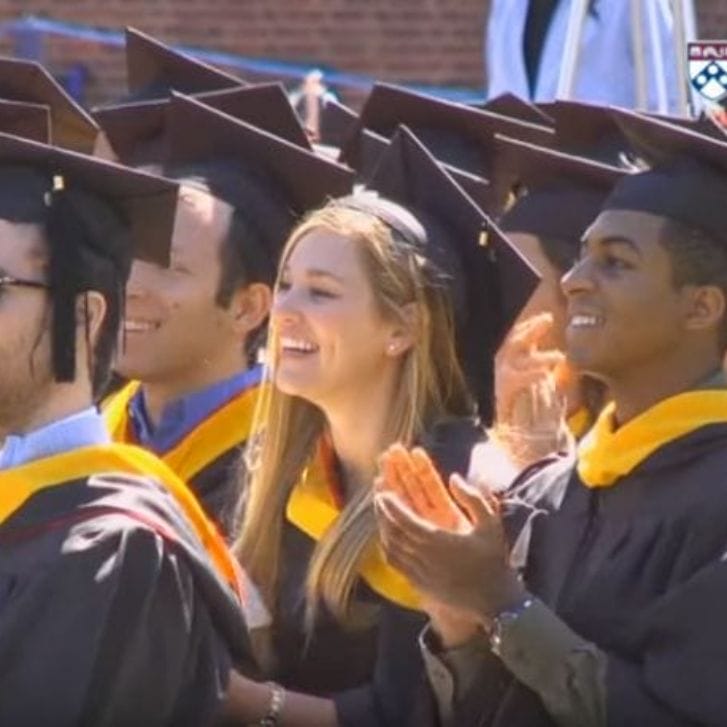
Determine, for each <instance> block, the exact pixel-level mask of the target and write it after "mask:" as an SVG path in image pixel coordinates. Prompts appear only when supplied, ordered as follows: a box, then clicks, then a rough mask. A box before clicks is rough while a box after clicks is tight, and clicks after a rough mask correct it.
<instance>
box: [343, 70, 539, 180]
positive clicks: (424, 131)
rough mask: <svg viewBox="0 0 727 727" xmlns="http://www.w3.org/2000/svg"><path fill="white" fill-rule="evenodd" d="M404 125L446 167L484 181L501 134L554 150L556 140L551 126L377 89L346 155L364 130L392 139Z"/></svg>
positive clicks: (393, 88) (406, 92)
mask: <svg viewBox="0 0 727 727" xmlns="http://www.w3.org/2000/svg"><path fill="white" fill-rule="evenodd" d="M399 124H404V125H406V126H408V127H409V128H410V129H412V131H413V132H414V133H415V134H416V135H417V137H418V138H419V139H420V140H421V141H422V142H423V143H424V144H425V145H426V146H427V147H428V148H429V149H430V150H431V152H432V154H434V156H435V157H436V158H437V159H439V160H440V161H443V162H445V163H447V164H451V165H452V166H454V167H457V168H458V169H464V170H465V171H468V172H471V173H472V174H476V175H478V176H484V177H487V176H488V173H489V171H490V167H491V164H492V161H493V155H494V143H493V138H494V136H495V134H496V133H498V132H499V133H502V134H507V135H508V136H512V137H515V138H518V139H524V140H526V141H530V142H532V143H535V144H544V145H548V144H550V143H552V140H553V132H552V131H551V130H550V129H549V128H547V127H545V126H539V125H537V124H530V123H527V122H525V121H520V120H518V119H514V118H511V117H508V116H501V115H500V114H495V113H491V112H488V111H482V110H480V109H475V108H472V107H470V106H464V105H462V104H457V103H451V102H449V101H444V100H442V99H439V98H434V97H432V96H425V95H423V94H419V93H415V92H413V91H409V90H407V89H404V88H400V87H398V86H391V85H388V84H383V83H377V84H375V85H374V87H373V89H372V90H371V93H370V94H369V96H368V97H367V99H366V102H365V104H364V107H363V109H362V110H361V114H360V116H359V121H358V124H357V126H356V128H355V129H354V132H353V133H352V136H351V138H350V139H349V140H348V142H347V143H346V145H345V146H346V150H348V147H349V145H353V144H356V143H357V142H358V136H359V134H360V131H361V130H362V129H369V130H370V131H374V132H376V133H378V134H381V135H382V136H386V137H390V136H391V135H392V134H393V133H394V131H395V130H396V128H397V127H398V125H399Z"/></svg>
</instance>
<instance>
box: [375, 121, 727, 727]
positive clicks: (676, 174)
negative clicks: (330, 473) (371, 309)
mask: <svg viewBox="0 0 727 727" xmlns="http://www.w3.org/2000/svg"><path fill="white" fill-rule="evenodd" d="M619 120H620V123H622V124H623V125H624V128H625V129H626V130H627V132H628V133H630V134H632V135H633V137H634V139H635V140H636V141H637V142H639V143H641V145H642V148H643V150H644V152H645V153H646V154H647V155H648V156H649V157H650V159H651V160H652V161H653V163H654V167H653V168H652V169H651V170H650V171H647V172H644V173H641V174H636V175H631V176H630V177H628V178H626V179H625V180H624V181H622V182H620V183H619V184H618V185H617V186H616V188H615V190H614V192H613V193H612V195H611V197H610V198H609V199H608V200H607V202H606V204H605V205H604V211H603V212H602V213H601V214H600V216H599V217H598V218H597V219H596V221H595V222H594V224H593V225H592V227H591V228H590V229H589V231H588V232H587V234H586V237H585V240H584V243H583V250H582V254H581V257H580V259H579V261H578V262H577V263H576V265H575V266H574V267H573V269H572V270H571V271H570V272H569V273H568V274H567V275H566V276H565V277H564V279H563V290H564V292H565V294H566V297H567V299H568V327H567V354H568V357H569V358H570V360H571V361H572V363H573V364H574V365H575V366H576V367H577V368H578V369H579V370H581V371H583V372H586V373H588V374H591V375H593V376H595V377H597V378H598V379H600V380H601V381H603V382H604V383H605V384H606V385H607V386H608V388H609V390H610V392H611V396H612V398H613V401H612V403H611V404H610V405H608V406H607V407H606V409H605V410H604V412H603V413H602V415H601V416H600V417H599V419H598V421H597V422H596V425H595V426H594V429H593V431H592V432H591V433H590V434H589V435H588V436H587V437H586V438H585V440H584V441H583V442H582V443H581V445H580V446H579V450H578V457H577V461H576V462H574V461H573V460H572V459H571V458H566V459H561V460H558V461H556V462H551V463H550V465H549V466H542V467H540V468H539V470H538V471H536V472H535V473H534V474H533V473H532V472H531V473H530V476H528V475H527V474H526V475H525V476H523V477H522V478H521V480H520V482H519V483H516V485H515V488H514V489H513V490H512V491H511V492H509V493H507V494H506V495H505V496H504V497H496V496H494V495H493V494H492V493H489V492H484V493H482V492H477V491H475V490H474V488H472V487H471V486H468V485H467V484H466V483H465V482H464V481H463V480H462V479H461V478H459V477H454V478H453V479H452V481H451V483H450V490H449V491H448V490H447V488H446V487H445V486H444V485H443V484H442V483H441V480H438V477H437V475H436V473H434V472H433V471H432V470H431V467H430V466H429V464H428V462H427V459H426V457H425V455H424V454H423V453H421V452H415V453H413V454H409V453H407V452H405V451H404V450H401V449H400V450H397V451H394V452H391V453H389V454H388V455H387V456H386V457H385V458H384V470H383V472H384V478H383V481H382V483H381V487H380V493H379V495H378V496H377V497H378V502H377V504H378V514H379V524H380V528H381V531H382V537H383V540H384V542H385V547H386V550H387V554H388V557H389V559H390V560H391V562H392V563H394V564H395V565H397V566H398V567H399V568H400V569H401V570H402V571H404V573H405V574H406V575H407V576H408V577H409V578H410V579H411V580H412V581H413V582H414V583H416V584H417V585H418V586H419V588H420V589H421V591H422V594H423V596H424V598H425V600H426V601H427V602H428V604H429V605H428V610H429V612H430V615H431V617H432V626H433V628H432V629H430V630H429V631H428V632H426V633H425V634H424V636H423V641H422V646H423V650H424V654H425V659H426V660H427V662H428V665H429V679H430V684H431V687H432V691H433V694H434V696H435V698H436V703H437V709H433V710H432V714H431V715H430V716H431V717H432V721H433V722H438V723H440V724H462V725H464V724H466V725H493V726H497V727H500V726H501V725H503V726H504V725H508V726H509V727H520V726H522V727H525V725H527V726H528V727H535V726H536V725H554V724H556V725H579V726H583V725H599V726H600V725H619V726H621V725H645V724H658V725H688V724H689V725H691V724H695V723H696V724H720V723H722V722H723V719H724V714H725V713H727V702H726V701H725V692H724V688H723V685H722V674H723V673H724V665H725V663H726V662H727V639H725V637H724V635H723V634H724V629H723V626H722V609H721V607H720V605H719V604H721V603H723V602H724V598H725V596H726V595H727V567H726V566H725V563H724V555H725V552H726V551H727V524H726V523H727V497H726V496H725V492H724V488H723V487H722V484H723V478H724V471H725V467H726V466H727V454H725V452H727V447H726V445H727V390H726V387H725V381H724V376H723V374H722V372H721V362H722V357H723V354H724V350H725V342H726V339H727V335H726V333H727V324H726V323H725V310H726V301H727V237H726V236H725V234H724V231H723V230H722V225H721V221H720V219H719V215H718V210H719V206H718V201H719V200H720V199H724V194H725V193H726V192H727V165H726V164H725V163H724V160H725V159H727V146H725V145H723V144H719V143H712V142H707V141H705V140H704V137H699V136H698V135H695V134H691V133H689V132H684V133H682V132H681V130H677V129H676V128H675V127H671V126H670V125H668V124H666V125H665V124H661V123H658V122H652V121H647V120H644V119H642V118H640V117H637V116H635V115H631V114H628V113H625V112H624V113H623V114H622V115H621V116H620V118H619ZM657 149H660V151H657ZM695 158H696V160H695ZM546 465H547V463H546Z"/></svg>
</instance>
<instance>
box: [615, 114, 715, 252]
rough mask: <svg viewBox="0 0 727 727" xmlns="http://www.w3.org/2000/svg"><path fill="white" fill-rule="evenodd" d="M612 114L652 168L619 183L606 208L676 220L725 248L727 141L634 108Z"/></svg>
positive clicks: (637, 151) (636, 149)
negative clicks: (650, 115)
mask: <svg viewBox="0 0 727 727" xmlns="http://www.w3.org/2000/svg"><path fill="white" fill-rule="evenodd" d="M611 113H612V115H613V118H614V120H615V121H616V123H617V124H618V125H619V128H620V129H621V130H622V132H623V133H624V134H625V135H626V136H627V137H628V139H629V141H630V143H631V144H632V146H633V148H634V150H635V151H636V153H637V154H638V155H639V156H640V157H641V159H643V160H644V161H645V162H647V163H648V164H649V165H650V168H649V169H647V170H646V171H643V172H640V173H638V174H633V175H629V176H628V177H626V178H625V179H623V180H622V181H621V182H620V183H619V184H617V185H616V187H615V188H614V190H613V192H612V193H611V195H610V196H609V198H608V199H607V200H606V202H605V205H604V207H605V208H607V209H620V210H632V211H638V212H647V213H651V214H655V215H658V216H661V217H666V218H669V219H673V220H676V221H677V222H680V223H682V224H684V225H686V226H689V227H695V228H697V229H701V230H703V231H704V232H705V233H707V234H708V235H710V237H712V238H713V239H714V240H715V241H716V242H718V243H720V244H721V245H724V246H725V247H727V225H725V224H724V205H725V200H727V142H725V141H720V140H718V139H717V138H714V137H712V136H708V135H704V134H699V133H697V132H695V131H692V130H690V129H688V128H685V127H683V126H676V125H674V124H670V123H668V122H666V121H662V120H660V119H655V118H651V117H648V116H645V115H643V114H639V113H637V112H635V111H627V110H625V109H612V112H611Z"/></svg>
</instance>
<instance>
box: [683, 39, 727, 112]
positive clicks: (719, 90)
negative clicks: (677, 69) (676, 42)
mask: <svg viewBox="0 0 727 727" xmlns="http://www.w3.org/2000/svg"><path fill="white" fill-rule="evenodd" d="M688 46H689V47H688V55H689V59H688V60H689V78H690V81H691V84H692V86H693V87H694V89H695V90H696V91H698V92H699V93H700V94H701V95H702V96H704V98H706V99H707V100H708V101H711V102H712V103H718V102H720V101H722V100H723V99H725V98H727V42H725V41H698V42H696V43H689V44H688Z"/></svg>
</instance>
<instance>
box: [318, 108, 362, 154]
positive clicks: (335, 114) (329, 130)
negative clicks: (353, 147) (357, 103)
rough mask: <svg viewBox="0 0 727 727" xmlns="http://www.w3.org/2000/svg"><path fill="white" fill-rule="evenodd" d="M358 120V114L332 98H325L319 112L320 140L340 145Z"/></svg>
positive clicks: (324, 142) (335, 145)
mask: <svg viewBox="0 0 727 727" xmlns="http://www.w3.org/2000/svg"><path fill="white" fill-rule="evenodd" d="M357 121H358V114H357V113H356V112H355V111H354V110H353V109H350V108H349V107H348V106H345V105H344V104H342V103H341V102H340V101H336V99H333V98H325V99H324V101H323V106H322V107H321V114H320V135H321V138H320V142H321V144H326V145H328V146H334V147H339V148H340V147H341V145H342V144H343V143H344V142H345V141H346V139H347V138H348V136H349V134H350V133H351V131H352V129H353V128H354V126H355V125H356V122H357Z"/></svg>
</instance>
